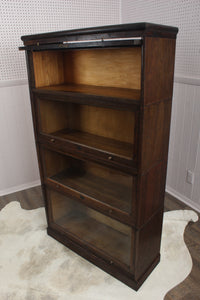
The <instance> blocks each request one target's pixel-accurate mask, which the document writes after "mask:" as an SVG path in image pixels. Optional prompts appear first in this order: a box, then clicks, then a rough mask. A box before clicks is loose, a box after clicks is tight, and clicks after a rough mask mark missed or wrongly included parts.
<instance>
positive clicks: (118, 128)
mask: <svg viewBox="0 0 200 300" xmlns="http://www.w3.org/2000/svg"><path fill="white" fill-rule="evenodd" d="M177 32H178V29H177V28H175V27H169V26H163V25H157V24H150V23H137V24H123V25H113V26H105V27H95V28H86V29H78V30H69V31H62V32H53V33H45V34H38V35H30V36H23V37H22V40H23V42H24V46H23V47H20V49H24V50H25V51H26V58H27V69H28V77H29V87H30V97H31V106H32V114H33V122H34V131H35V139H36V146H37V153H38V161H39V167H40V175H41V182H42V187H43V193H44V198H45V204H46V214H47V221H48V229H47V231H48V234H49V235H51V236H52V237H54V238H55V239H57V240H58V241H59V242H61V243H63V244H64V245H66V246H67V247H69V248H70V249H72V250H73V251H75V252H77V253H78V254H80V255H81V256H83V257H84V258H86V259H87V260H89V261H91V262H92V263H94V264H95V265H97V266H98V267H100V268H101V269H103V270H105V271H106V272H108V273H109V274H111V275H113V276H114V277H116V278H118V279H119V280H121V281H122V282H124V283H126V284H127V285H128V286H130V287H132V288H133V289H135V290H137V289H138V288H139V287H140V285H141V284H142V283H143V281H144V280H145V279H146V278H147V276H148V275H149V274H150V272H151V271H152V270H153V268H154V267H155V266H156V265H157V263H158V262H159V259H160V254H159V252H160V240H161V231H162V218H163V202H164V193H165V180H166V167H167V155H168V143H169V129H170V116H171V104H172V91H173V73H174V57H175V43H176V35H177Z"/></svg>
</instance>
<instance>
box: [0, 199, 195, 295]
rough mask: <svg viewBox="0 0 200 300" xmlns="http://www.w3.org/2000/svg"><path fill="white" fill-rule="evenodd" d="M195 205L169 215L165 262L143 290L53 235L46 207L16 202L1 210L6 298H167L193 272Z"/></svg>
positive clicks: (0, 287)
mask: <svg viewBox="0 0 200 300" xmlns="http://www.w3.org/2000/svg"><path fill="white" fill-rule="evenodd" d="M197 219H198V216H197V214H196V213H195V212H193V211H189V210H185V211H182V210H179V211H172V212H167V213H165V215H164V225H163V235H162V247H161V262H160V264H159V265H158V266H157V267H156V268H155V270H154V271H153V272H152V274H151V275H150V276H149V278H148V279H147V280H146V281H145V283H144V284H143V285H142V287H141V288H140V289H139V291H138V292H135V291H134V290H132V289H130V288H129V287H127V286H126V285H125V284H123V283H121V282H120V281H118V280H116V279H115V278H113V277H111V276H110V275H108V274H107V273H105V272H103V271H102V270H100V269H99V268H97V267H95V266H94V265H92V264H91V263H89V262H87V261H86V260H84V259H83V258H81V257H80V256H78V255H77V254H75V253H74V252H72V251H70V250H69V249H67V248H66V247H64V246H63V245H61V244H60V243H58V242H57V241H55V240H54V239H53V238H51V237H49V236H47V233H46V221H45V212H44V208H39V209H35V210H24V209H22V208H21V207H20V204H19V203H18V202H11V203H9V204H8V205H7V206H6V207H4V208H3V209H2V211H0V299H1V300H18V299H19V300H25V299H26V300H37V299H40V300H61V299H62V300H66V299H70V300H74V299H80V300H83V299H84V300H112V299H113V300H118V299H120V300H123V299H126V300H129V299H130V300H135V299H136V300H139V299H140V300H147V299H148V300H149V299H152V300H161V299H163V298H164V295H165V294H166V293H167V292H168V291H169V290H170V289H172V288H173V287H174V286H175V285H177V284H178V283H180V282H181V281H183V280H184V279H185V278H186V277H187V275H188V274H189V273H190V271H191V268H192V260H191V256H190V254H189V251H188V249H187V247H186V245H185V243H184V240H183V233H184V229H185V227H186V225H187V223H188V222H189V221H193V222H195V221H197Z"/></svg>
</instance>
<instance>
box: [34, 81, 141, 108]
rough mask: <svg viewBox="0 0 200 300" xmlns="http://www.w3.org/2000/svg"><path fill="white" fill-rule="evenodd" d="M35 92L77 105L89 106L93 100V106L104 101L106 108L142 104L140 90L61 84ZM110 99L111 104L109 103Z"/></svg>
mask: <svg viewBox="0 0 200 300" xmlns="http://www.w3.org/2000/svg"><path fill="white" fill-rule="evenodd" d="M33 91H34V92H35V93H37V94H40V95H43V96H45V95H46V96H51V97H52V96H57V97H61V98H63V97H64V98H65V100H66V101H67V100H70V101H71V100H73V101H74V102H77V103H82V101H83V100H84V102H85V104H88V103H90V100H91V101H92V104H93V105H95V103H96V105H101V104H102V103H104V101H105V106H111V105H112V104H114V103H115V105H117V104H118V105H120V104H121V105H122V104H123V103H124V104H130V105H131V104H132V105H134V106H135V105H139V104H140V90H137V89H127V88H115V87H104V86H94V85H83V84H60V85H53V86H44V87H40V88H35V89H33ZM108 99H109V101H111V103H109V101H108ZM112 102H113V103H112Z"/></svg>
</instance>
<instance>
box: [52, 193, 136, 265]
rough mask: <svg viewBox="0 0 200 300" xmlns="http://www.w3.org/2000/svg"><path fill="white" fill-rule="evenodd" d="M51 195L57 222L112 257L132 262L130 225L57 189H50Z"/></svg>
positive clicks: (124, 261) (128, 263)
mask: <svg viewBox="0 0 200 300" xmlns="http://www.w3.org/2000/svg"><path fill="white" fill-rule="evenodd" d="M48 194H49V198H50V201H51V207H52V215H53V222H54V223H56V224H57V225H59V226H61V227H62V228H63V229H64V230H66V231H67V232H69V233H71V234H73V235H74V236H76V237H78V238H79V239H81V240H82V241H83V242H87V243H89V244H90V245H91V246H93V247H95V248H97V249H99V250H101V251H103V252H105V253H106V254H107V255H109V256H110V257H111V258H113V259H116V260H117V261H120V262H122V263H124V264H126V265H128V266H129V265H130V249H131V228H130V227H129V226H127V225H124V224H122V223H120V222H118V221H116V220H113V219H111V218H110V217H107V216H104V215H103V214H101V213H99V212H97V211H95V210H93V209H91V208H88V207H87V206H84V205H83V204H81V203H79V202H76V201H74V200H72V199H69V198H68V197H66V196H63V195H62V194H60V193H57V192H55V191H49V192H48Z"/></svg>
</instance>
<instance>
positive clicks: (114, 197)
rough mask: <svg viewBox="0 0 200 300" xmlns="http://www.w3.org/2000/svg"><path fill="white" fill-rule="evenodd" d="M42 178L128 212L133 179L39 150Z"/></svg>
mask: <svg viewBox="0 0 200 300" xmlns="http://www.w3.org/2000/svg"><path fill="white" fill-rule="evenodd" d="M42 155H43V164H44V170H45V173H46V176H47V177H48V178H49V179H51V180H53V181H54V182H56V183H59V184H62V185H64V186H66V187H68V188H71V189H73V190H75V191H78V192H80V193H82V194H84V195H87V196H89V197H91V198H93V199H95V200H97V201H99V202H101V203H105V204H107V205H109V206H112V207H114V208H117V209H120V210H122V211H124V212H127V213H130V212H131V204H132V193H133V185H134V182H135V181H134V180H135V178H134V176H132V175H129V174H125V173H123V172H121V171H118V170H114V169H111V168H108V167H105V166H102V165H100V164H97V163H93V162H88V161H87V162H86V161H81V160H79V159H75V158H72V157H69V156H66V155H62V154H59V153H56V152H53V151H50V150H47V149H45V150H42Z"/></svg>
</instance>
